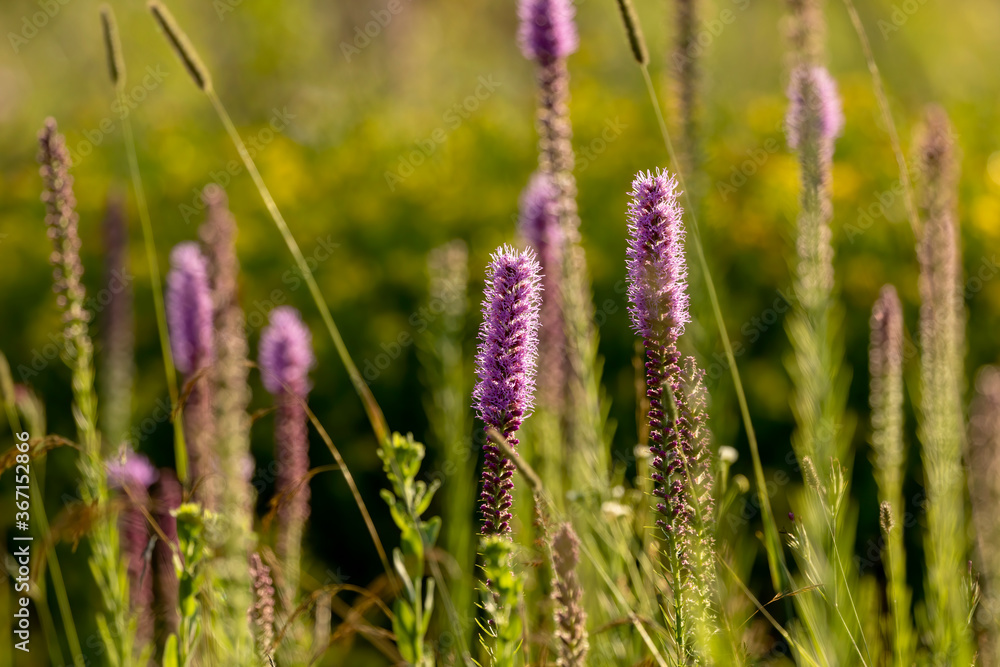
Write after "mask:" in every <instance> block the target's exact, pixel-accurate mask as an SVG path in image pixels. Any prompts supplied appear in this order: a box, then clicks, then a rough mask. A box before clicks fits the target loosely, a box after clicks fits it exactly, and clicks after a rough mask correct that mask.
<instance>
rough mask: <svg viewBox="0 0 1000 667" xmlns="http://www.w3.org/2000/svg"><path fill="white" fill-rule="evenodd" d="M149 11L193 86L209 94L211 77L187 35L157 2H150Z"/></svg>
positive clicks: (168, 11)
mask: <svg viewBox="0 0 1000 667" xmlns="http://www.w3.org/2000/svg"><path fill="white" fill-rule="evenodd" d="M149 11H151V12H152V13H153V18H154V19H156V22H157V23H158V24H159V26H160V29H161V30H163V33H164V34H165V35H166V36H167V39H168V40H169V41H170V46H172V47H174V51H175V52H176V53H177V57H178V58H180V59H181V62H182V63H184V67H185V69H187V71H188V74H190V75H191V78H192V79H194V83H195V85H196V86H198V88H199V89H201V90H202V91H204V92H206V93H207V92H210V91H211V90H212V77H211V76H210V75H209V73H208V69H206V68H205V65H204V63H202V62H201V58H199V57H198V52H197V51H195V49H194V46H192V44H191V40H190V39H188V36H187V34H186V33H185V32H184V31H183V30H181V28H180V26H179V25H177V20H176V19H174V15H173V14H171V13H170V10H169V9H167V7H166V6H165V5H164V4H163V3H162V2H160V1H159V0H150V2H149Z"/></svg>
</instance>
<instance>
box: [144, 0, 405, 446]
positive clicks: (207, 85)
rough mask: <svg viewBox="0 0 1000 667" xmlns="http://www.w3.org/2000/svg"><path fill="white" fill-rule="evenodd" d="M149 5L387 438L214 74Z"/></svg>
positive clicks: (382, 435) (161, 9)
mask: <svg viewBox="0 0 1000 667" xmlns="http://www.w3.org/2000/svg"><path fill="white" fill-rule="evenodd" d="M149 7H150V10H151V11H152V12H153V16H154V18H156V20H157V22H158V23H159V25H160V27H161V29H162V30H163V32H164V34H165V36H166V37H167V40H168V41H169V42H170V44H171V46H172V47H173V49H174V52H175V53H176V54H177V56H178V57H179V58H180V59H181V62H183V63H184V65H185V67H186V68H187V69H188V72H189V74H191V77H192V79H193V80H194V82H195V85H196V86H198V88H199V89H200V90H201V91H202V92H204V93H205V94H206V95H207V96H208V99H209V101H210V102H211V103H212V107H213V108H214V109H215V112H216V114H217V115H218V116H219V120H220V121H221V122H222V125H223V126H224V127H225V128H226V132H227V133H228V134H229V138H230V139H231V140H232V142H233V145H234V146H235V147H236V151H237V152H238V153H239V155H240V159H241V160H242V161H243V165H244V166H245V167H246V168H247V171H248V172H249V173H250V178H251V179H253V183H254V186H255V187H256V188H257V192H258V193H259V194H260V197H261V199H262V200H263V201H264V206H265V207H266V208H267V211H268V213H269V214H270V215H271V219H272V220H273V221H274V224H275V226H276V227H277V228H278V232H279V233H280V234H281V237H282V239H283V240H284V242H285V245H287V246H288V250H289V252H291V253H292V257H293V258H294V259H295V263H296V265H297V267H298V269H299V271H300V272H301V273H302V277H303V279H304V280H305V282H306V286H307V287H308V288H309V294H310V296H312V298H313V301H315V302H316V307H317V308H318V309H319V312H320V316H321V317H322V318H323V324H324V325H325V326H326V329H327V331H328V332H329V334H330V338H331V340H332V341H333V345H334V347H335V348H336V350H337V354H338V355H339V356H340V360H341V362H343V364H344V367H345V368H346V369H347V374H348V375H349V376H350V379H351V383H352V384H353V385H354V390H355V391H356V392H357V394H358V397H359V398H360V399H361V402H362V404H363V406H364V408H365V413H366V415H367V416H368V421H369V422H371V425H372V430H373V431H374V432H375V438H376V440H377V441H378V442H380V443H382V442H385V440H386V438H388V437H389V427H388V425H387V424H386V421H385V417H384V416H383V415H382V410H381V408H379V406H378V403H377V402H376V401H375V397H374V396H372V393H371V390H370V389H369V388H368V385H367V384H366V383H365V381H364V378H363V377H362V375H361V373H360V372H359V371H358V368H357V366H356V365H355V364H354V361H353V360H352V359H351V355H350V353H349V352H348V351H347V346H346V345H345V344H344V339H343V338H342V337H341V335H340V330H339V329H338V328H337V325H336V323H335V322H334V320H333V315H331V314H330V308H329V306H327V305H326V300H325V299H324V298H323V293H322V292H321V291H320V289H319V285H318V284H317V283H316V278H315V277H314V276H313V273H312V269H310V268H309V264H308V263H307V262H306V259H305V256H304V255H303V254H302V250H301V249H300V248H299V244H298V243H297V242H296V241H295V237H294V236H292V232H291V230H289V228H288V224H287V223H286V222H285V218H284V216H282V215H281V211H280V210H279V209H278V205H277V203H276V202H275V201H274V197H272V196H271V191H270V190H269V189H268V188H267V185H266V184H265V183H264V179H263V177H262V176H261V175H260V171H259V170H258V169H257V164H256V163H255V162H254V160H253V157H251V155H250V152H249V151H248V150H247V147H246V144H245V143H243V139H242V138H241V137H240V133H239V131H238V130H237V129H236V126H235V125H234V124H233V121H232V119H231V118H230V117H229V112H228V111H226V107H225V105H223V103H222V100H221V99H220V98H219V96H218V94H216V92H215V89H214V87H213V86H212V82H211V78H210V77H209V76H208V71H207V69H206V68H205V66H204V65H203V64H202V63H201V59H200V58H199V57H198V55H197V52H196V51H195V50H194V47H193V46H192V45H191V43H190V40H188V38H187V36H186V35H185V34H184V32H183V31H182V30H181V29H180V26H178V25H177V22H176V21H175V20H174V18H173V16H172V15H171V14H170V12H169V10H168V9H167V8H166V7H165V6H164V5H163V3H161V2H159V0H150V2H149Z"/></svg>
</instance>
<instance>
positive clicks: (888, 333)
mask: <svg viewBox="0 0 1000 667" xmlns="http://www.w3.org/2000/svg"><path fill="white" fill-rule="evenodd" d="M868 359H869V364H868V365H869V371H870V373H871V396H870V399H869V402H870V404H871V409H872V428H873V434H872V447H873V449H874V451H875V457H876V460H875V468H876V477H877V478H879V486H884V487H885V488H884V489H883V492H884V493H885V496H884V499H886V500H889V501H890V503H891V504H892V510H893V513H894V514H896V515H897V516H902V511H903V509H904V508H903V506H902V504H900V503H899V501H901V498H897V495H898V494H899V493H901V492H902V483H903V456H904V452H903V440H902V438H903V423H902V421H903V386H902V383H903V313H902V306H901V305H900V303H899V297H898V296H897V295H896V289H895V288H894V287H893V286H892V285H886V286H884V287H883V288H882V291H881V292H880V293H879V297H878V301H876V302H875V306H874V307H873V308H872V318H871V348H870V350H869V357H868Z"/></svg>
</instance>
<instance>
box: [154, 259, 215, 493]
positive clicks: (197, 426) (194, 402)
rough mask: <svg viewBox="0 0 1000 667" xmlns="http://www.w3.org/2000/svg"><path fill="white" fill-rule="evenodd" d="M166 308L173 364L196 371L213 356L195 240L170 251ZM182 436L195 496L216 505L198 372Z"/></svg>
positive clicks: (211, 438)
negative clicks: (195, 480)
mask: <svg viewBox="0 0 1000 667" xmlns="http://www.w3.org/2000/svg"><path fill="white" fill-rule="evenodd" d="M166 309H167V325H168V327H169V329H170V346H171V349H172V350H173V353H174V364H175V365H176V366H177V370H179V371H181V372H182V373H184V374H185V375H188V376H191V377H198V376H197V374H198V372H199V371H201V370H202V369H205V368H208V367H209V366H210V365H211V364H212V362H213V361H214V357H215V344H214V324H213V313H212V291H211V286H210V281H209V276H208V260H206V259H205V256H204V255H203V254H202V252H201V249H200V248H199V247H198V244H197V243H194V242H193V241H188V242H185V243H179V244H177V245H176V246H175V247H174V249H173V251H172V252H171V253H170V273H168V274H167V298H166ZM184 437H185V441H186V442H187V447H188V454H189V456H190V459H191V473H192V475H194V476H195V477H197V478H199V480H200V483H199V484H198V486H197V490H198V491H197V495H198V499H199V500H200V501H201V503H202V504H203V505H204V506H205V507H206V508H207V509H211V510H214V509H215V508H216V504H217V501H218V495H219V488H220V486H221V479H220V475H219V471H218V452H217V451H216V446H215V445H216V443H215V415H214V410H213V400H212V383H211V381H210V378H209V377H208V376H207V375H203V376H201V377H198V379H197V380H196V381H195V382H194V384H193V386H192V388H191V393H190V394H189V395H188V399H187V401H186V402H185V405H184Z"/></svg>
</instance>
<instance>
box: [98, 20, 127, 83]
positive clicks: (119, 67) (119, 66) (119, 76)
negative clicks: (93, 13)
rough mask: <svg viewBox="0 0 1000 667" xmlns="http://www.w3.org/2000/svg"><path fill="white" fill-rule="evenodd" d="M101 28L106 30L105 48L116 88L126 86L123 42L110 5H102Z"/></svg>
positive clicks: (109, 69)
mask: <svg viewBox="0 0 1000 667" xmlns="http://www.w3.org/2000/svg"><path fill="white" fill-rule="evenodd" d="M101 28H102V29H103V32H104V48H105V50H106V51H107V53H108V72H109V73H110V74H111V83H113V84H114V86H115V88H122V87H124V86H125V59H124V58H123V57H122V43H121V39H120V38H119V37H118V23H117V22H116V21H115V13H114V10H112V9H111V6H110V5H101Z"/></svg>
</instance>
